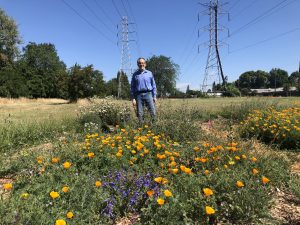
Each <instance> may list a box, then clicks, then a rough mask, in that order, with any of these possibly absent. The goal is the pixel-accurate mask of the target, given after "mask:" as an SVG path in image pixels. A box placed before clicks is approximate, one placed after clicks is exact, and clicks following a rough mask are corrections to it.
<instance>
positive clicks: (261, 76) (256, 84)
mask: <svg viewBox="0 0 300 225" xmlns="http://www.w3.org/2000/svg"><path fill="white" fill-rule="evenodd" d="M269 77H270V75H269V73H267V72H265V71H262V70H257V71H247V72H245V73H242V74H241V75H240V77H239V79H238V80H237V82H236V85H237V86H238V88H239V89H244V90H246V89H248V90H250V89H259V88H267V87H268V85H269ZM245 88H246V89H245Z"/></svg>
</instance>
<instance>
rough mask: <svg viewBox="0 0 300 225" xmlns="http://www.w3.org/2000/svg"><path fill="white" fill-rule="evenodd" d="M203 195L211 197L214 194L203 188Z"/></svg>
mask: <svg viewBox="0 0 300 225" xmlns="http://www.w3.org/2000/svg"><path fill="white" fill-rule="evenodd" d="M203 193H204V195H205V196H211V195H213V194H214V192H213V191H212V190H211V189H210V188H203Z"/></svg>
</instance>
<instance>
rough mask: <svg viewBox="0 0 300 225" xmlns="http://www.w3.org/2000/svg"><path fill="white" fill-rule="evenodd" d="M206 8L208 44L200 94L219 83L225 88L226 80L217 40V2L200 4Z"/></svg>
mask: <svg viewBox="0 0 300 225" xmlns="http://www.w3.org/2000/svg"><path fill="white" fill-rule="evenodd" d="M201 5H202V6H204V7H206V8H207V14H208V15H209V26H208V29H207V30H208V31H209V42H208V56H207V60H206V67H205V72H204V79H203V85H202V92H207V91H208V89H210V90H212V84H213V83H214V82H215V83H216V84H220V83H221V79H222V86H223V87H224V88H225V85H226V78H225V76H224V73H223V68H222V63H221V57H220V54H219V46H220V44H219V40H218V31H219V30H221V29H220V28H219V24H218V15H219V14H221V10H220V7H221V5H220V4H219V1H218V0H210V1H209V2H208V3H204V4H201Z"/></svg>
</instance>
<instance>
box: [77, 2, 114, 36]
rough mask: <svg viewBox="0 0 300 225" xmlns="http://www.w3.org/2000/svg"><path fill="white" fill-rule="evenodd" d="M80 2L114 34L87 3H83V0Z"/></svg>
mask: <svg viewBox="0 0 300 225" xmlns="http://www.w3.org/2000/svg"><path fill="white" fill-rule="evenodd" d="M81 2H82V3H83V4H84V5H85V7H86V8H87V9H88V10H89V11H90V12H91V13H92V14H93V15H94V16H95V17H96V18H97V19H98V21H100V23H102V24H103V25H104V26H105V27H106V28H107V29H108V30H109V31H110V32H111V33H112V34H113V35H115V32H114V31H113V30H112V29H111V28H110V27H109V26H107V25H106V23H104V22H103V21H102V20H101V18H100V17H99V16H98V15H97V14H96V13H95V11H94V10H93V9H92V8H91V7H89V5H88V4H86V3H85V1H84V0H81Z"/></svg>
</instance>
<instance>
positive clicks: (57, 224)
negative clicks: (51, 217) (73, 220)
mask: <svg viewBox="0 0 300 225" xmlns="http://www.w3.org/2000/svg"><path fill="white" fill-rule="evenodd" d="M66 224H67V223H66V221H64V220H56V222H55V225H66Z"/></svg>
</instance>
